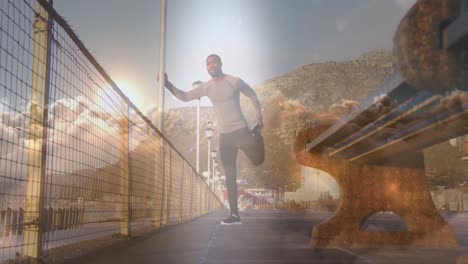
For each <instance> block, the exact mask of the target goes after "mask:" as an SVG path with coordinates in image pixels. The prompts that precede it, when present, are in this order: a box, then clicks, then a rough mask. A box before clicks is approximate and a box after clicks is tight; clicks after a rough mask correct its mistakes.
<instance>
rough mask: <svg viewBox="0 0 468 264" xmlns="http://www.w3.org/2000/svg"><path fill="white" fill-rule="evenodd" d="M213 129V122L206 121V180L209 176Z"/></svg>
mask: <svg viewBox="0 0 468 264" xmlns="http://www.w3.org/2000/svg"><path fill="white" fill-rule="evenodd" d="M213 134H214V129H213V123H211V121H208V122H206V129H205V136H206V138H207V139H208V166H207V167H206V171H207V172H208V180H209V179H210V178H211V177H210V176H211V162H210V161H211V157H210V154H211V153H210V152H211V138H212V137H213Z"/></svg>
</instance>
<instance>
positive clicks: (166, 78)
mask: <svg viewBox="0 0 468 264" xmlns="http://www.w3.org/2000/svg"><path fill="white" fill-rule="evenodd" d="M164 78H165V79H164V81H165V82H164V83H165V85H166V86H168V84H169V83H170V82H169V77H168V76H167V73H164ZM157 80H158V82H159V73H158V77H157Z"/></svg>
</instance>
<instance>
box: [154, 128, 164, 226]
mask: <svg viewBox="0 0 468 264" xmlns="http://www.w3.org/2000/svg"><path fill="white" fill-rule="evenodd" d="M154 137H155V140H156V139H157V137H156V135H154ZM163 144H164V140H163V139H161V138H159V140H157V143H156V146H159V149H160V152H159V153H156V159H155V162H154V164H155V166H154V181H155V187H156V190H155V197H156V201H155V206H157V205H158V204H159V208H158V209H159V212H157V211H156V208H154V210H153V226H154V227H156V228H160V227H161V214H162V213H161V211H162V207H163V203H162V197H159V198H161V200H160V201H159V202H158V201H157V198H158V195H157V194H158V190H160V191H161V193H163V192H164V154H163V153H164V149H163V147H164V145H163ZM158 154H159V155H158ZM158 160H159V161H162V162H160V163H158ZM158 164H159V168H160V169H161V170H160V171H159V172H160V173H158ZM160 177H162V180H163V182H162V183H159V182H158V179H160ZM158 188H159V189H158Z"/></svg>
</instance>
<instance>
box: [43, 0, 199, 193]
mask: <svg viewBox="0 0 468 264" xmlns="http://www.w3.org/2000/svg"><path fill="white" fill-rule="evenodd" d="M36 1H37V2H38V3H39V4H40V5H41V6H42V7H43V8H44V9H45V10H46V11H47V12H48V13H49V15H51V16H52V18H53V20H54V21H56V22H57V23H58V24H59V25H60V26H61V27H62V28H63V29H64V30H65V32H67V34H68V35H69V37H70V38H71V39H72V41H73V42H74V43H75V44H76V45H77V47H78V48H79V49H80V51H81V52H82V53H83V55H85V57H86V58H87V59H88V60H89V61H90V62H91V64H92V65H93V66H94V67H96V69H97V70H98V72H99V73H100V74H101V75H102V76H103V77H104V79H105V80H106V81H107V82H108V83H109V84H110V85H111V87H112V89H114V90H115V92H117V93H118V94H119V96H121V97H122V99H123V100H124V101H125V102H126V103H127V104H128V106H129V107H130V108H132V109H133V110H134V111H135V113H136V114H138V116H140V117H141V118H142V119H143V121H144V122H145V123H146V124H147V125H148V126H149V127H150V128H151V129H153V131H154V132H156V133H157V134H158V135H159V136H160V137H162V138H163V139H164V140H165V141H166V142H167V143H168V144H169V146H170V147H171V148H172V149H173V150H174V151H175V152H176V153H177V154H178V155H179V156H180V157H181V158H182V159H183V160H184V161H185V162H186V163H187V165H188V166H189V167H190V168H191V169H192V170H193V171H195V172H196V170H195V169H194V168H193V166H192V164H190V162H188V161H187V159H186V158H185V157H184V156H183V155H182V154H181V153H180V152H179V150H177V148H175V147H174V145H173V144H172V142H171V141H170V140H169V139H167V138H166V137H165V136H164V135H163V134H162V132H161V131H159V130H158V129H157V128H156V126H155V125H154V124H153V123H151V121H150V120H149V119H148V118H147V117H146V116H145V115H143V113H142V112H141V111H140V110H139V109H138V108H137V107H136V106H135V105H134V104H133V103H132V102H131V101H130V99H128V97H127V96H126V95H125V94H124V93H123V92H122V91H121V90H120V88H119V87H118V86H117V84H116V83H115V82H114V81H113V80H112V78H111V77H110V76H109V74H107V72H106V71H105V70H104V68H103V67H102V66H101V65H100V64H99V63H98V62H97V60H96V59H95V58H94V57H93V55H92V54H91V52H90V51H89V50H88V49H87V48H86V47H85V45H84V44H83V42H82V41H81V40H80V39H79V38H78V36H77V35H76V33H75V32H74V31H73V29H72V28H71V27H70V25H69V24H68V23H67V21H66V20H65V19H64V18H63V17H62V16H61V15H60V14H59V13H58V12H57V11H56V10H55V9H54V8H53V7H52V6H51V5H50V4H49V3H48V2H47V0H36ZM197 175H198V177H200V178H202V176H201V175H200V174H199V173H198V172H197ZM205 184H206V183H205Z"/></svg>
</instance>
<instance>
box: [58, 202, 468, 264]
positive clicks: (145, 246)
mask: <svg viewBox="0 0 468 264" xmlns="http://www.w3.org/2000/svg"><path fill="white" fill-rule="evenodd" d="M226 216H227V212H226V211H222V212H216V213H212V214H209V215H207V216H204V217H201V218H199V219H196V220H193V221H191V222H188V223H185V224H182V225H178V226H174V227H169V228H166V229H165V230H161V231H158V232H156V233H155V234H154V235H152V236H148V237H145V238H142V239H138V238H137V239H133V240H130V241H128V242H126V243H121V244H119V245H116V246H113V247H110V248H108V249H105V250H103V251H99V252H97V253H94V254H91V255H88V256H86V257H82V258H80V259H76V260H73V261H72V262H67V263H73V264H77V263H89V264H107V263H109V264H110V263H113V264H114V263H132V264H139V263H165V264H169V263H174V264H185V263H187V264H189V263H197V264H205V263H212V264H228V263H229V264H231V263H239V264H240V263H246V264H250V263H252V264H253V263H265V264H266V263H291V264H294V263H392V264H394V263H468V262H463V261H462V260H464V258H465V257H463V255H465V254H466V255H467V256H468V251H467V250H465V248H464V247H461V248H459V249H451V250H442V249H430V250H428V249H411V250H410V249H397V248H393V249H388V248H387V249H360V250H349V249H339V248H332V249H311V248H309V247H308V244H309V241H310V233H311V229H312V227H313V226H314V225H316V224H318V223H320V222H322V221H323V220H324V219H327V218H330V217H331V213H320V212H292V211H254V210H250V211H245V212H242V213H241V218H242V222H243V224H242V225H240V226H221V225H219V222H220V221H221V220H222V219H223V218H224V217H226ZM455 229H456V228H455ZM466 259H467V260H468V257H466ZM457 260H458V262H457Z"/></svg>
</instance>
